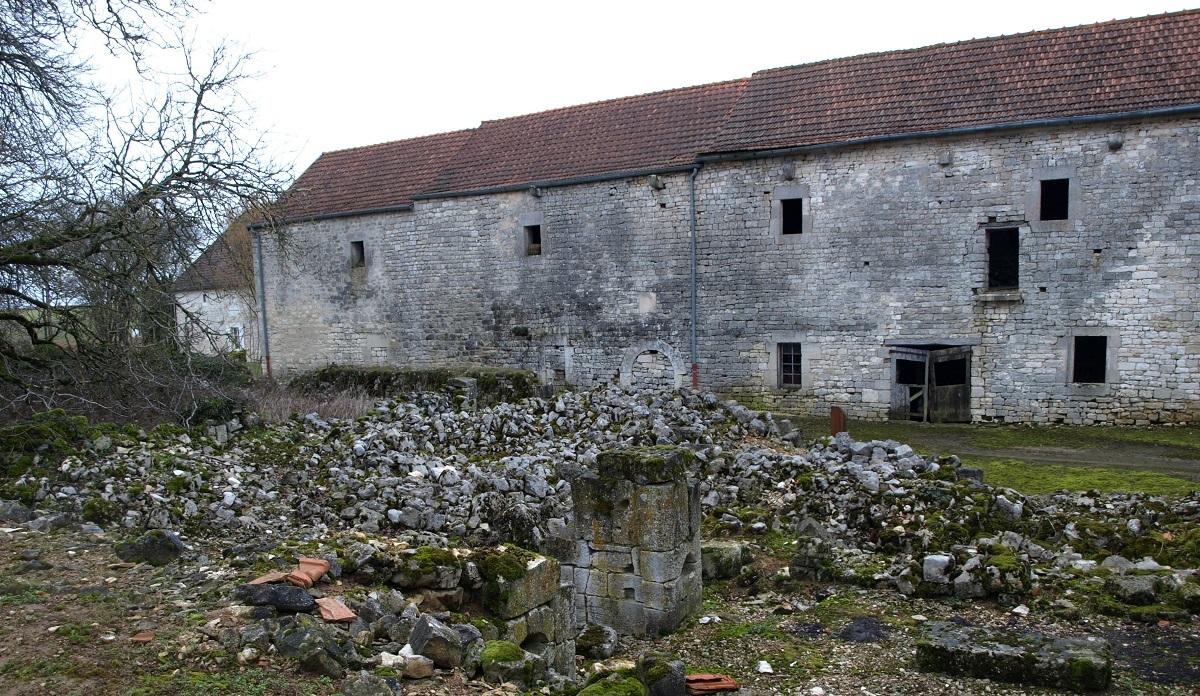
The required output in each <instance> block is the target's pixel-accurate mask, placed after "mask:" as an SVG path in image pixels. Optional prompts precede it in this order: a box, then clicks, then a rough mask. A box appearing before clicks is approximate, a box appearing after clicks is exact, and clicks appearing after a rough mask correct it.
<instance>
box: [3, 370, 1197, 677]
mask: <svg viewBox="0 0 1200 696" xmlns="http://www.w3.org/2000/svg"><path fill="white" fill-rule="evenodd" d="M667 446H669V447H671V448H673V451H678V452H683V453H686V456H684V457H680V458H674V459H672V464H671V467H673V468H670V470H669V471H667V470H666V469H664V470H663V471H659V472H657V474H656V475H650V476H647V475H646V472H645V471H642V472H641V473H640V474H639V472H638V471H629V472H625V473H626V474H628V476H627V483H622V484H619V485H617V484H613V485H610V483H611V482H607V483H606V482H605V481H603V480H600V481H599V483H597V479H596V477H595V472H596V471H597V470H603V469H604V466H603V459H604V457H605V456H606V454H605V453H607V452H612V451H617V452H634V451H642V452H645V451H647V448H654V447H667ZM50 464H52V470H48V468H49V467H48V465H50ZM664 474H669V475H664ZM639 476H640V479H639ZM8 490H9V491H16V492H19V493H20V494H21V496H22V497H23V499H24V500H23V502H15V501H7V502H0V519H3V520H6V521H9V522H18V523H22V524H24V525H26V526H28V527H30V528H32V529H38V530H49V529H53V528H55V527H59V526H65V525H72V524H79V523H81V522H82V523H84V524H86V525H89V528H91V529H96V528H97V527H107V528H108V529H109V531H110V532H113V531H116V532H118V533H123V534H125V535H127V536H129V537H131V539H132V540H131V541H127V542H126V543H125V545H124V546H123V547H121V548H120V549H118V552H119V553H122V554H123V555H122V557H123V558H126V557H127V558H128V559H133V560H145V561H147V562H151V563H155V564H159V563H160V562H162V563H169V562H171V561H172V560H173V559H174V558H175V557H177V556H178V555H179V554H181V553H186V552H187V548H186V546H185V545H184V543H183V541H182V540H181V539H180V538H179V536H176V535H175V534H174V533H173V532H168V531H154V532H151V534H150V535H149V536H148V537H140V538H138V534H140V533H141V532H142V531H144V530H146V529H150V530H175V531H177V532H179V533H180V535H182V537H183V539H193V538H204V539H206V540H209V541H212V540H217V539H219V540H220V541H221V545H222V546H223V547H224V549H225V556H226V558H227V559H228V560H229V562H230V563H231V564H232V566H233V567H235V568H244V569H247V570H251V569H252V570H255V571H256V572H269V571H278V572H279V573H282V574H283V575H284V576H286V575H287V572H285V571H286V570H287V568H286V567H283V566H287V565H288V564H291V563H293V562H294V561H295V560H296V557H297V556H305V557H311V558H315V559H321V560H323V561H324V562H327V563H328V569H327V570H326V572H325V573H323V574H322V577H321V578H319V579H318V578H313V580H316V581H317V583H316V585H315V586H314V587H312V588H299V591H297V588H295V587H294V586H292V585H289V584H287V583H286V581H284V582H282V583H262V584H258V585H243V586H241V587H239V588H238V589H237V590H236V591H235V592H233V593H232V594H231V598H232V599H233V601H234V602H235V608H234V611H235V613H236V616H237V617H238V619H239V620H240V621H243V622H244V623H242V624H241V625H240V626H239V627H238V628H236V629H232V628H226V629H223V630H220V631H214V632H213V633H214V634H213V635H212V636H210V638H212V639H214V640H217V641H219V642H220V643H221V644H222V645H223V646H224V647H225V650H226V652H228V653H229V654H232V655H237V656H238V659H239V660H242V661H253V660H254V659H255V658H256V657H257V656H258V655H260V654H263V653H264V652H266V651H271V652H273V653H278V654H281V655H285V656H291V657H294V658H295V659H297V660H298V661H299V662H300V663H301V664H303V665H305V666H306V667H307V668H309V669H312V670H314V671H317V672H320V673H323V674H328V675H331V676H339V675H342V674H344V673H346V672H347V671H353V670H355V669H359V668H366V667H373V666H375V667H378V666H383V667H385V668H388V669H391V670H392V672H393V673H394V674H395V675H398V676H397V678H398V677H399V676H405V675H407V676H409V677H416V676H420V675H423V674H426V673H427V672H429V671H430V670H431V669H432V668H434V667H441V668H446V667H453V668H456V669H460V670H462V671H464V672H465V673H467V674H468V675H475V674H482V675H483V676H484V677H485V678H496V679H510V678H515V675H517V674H518V673H520V674H523V675H525V676H526V680H527V681H530V680H533V681H536V680H537V679H539V678H561V679H566V678H569V677H570V676H571V675H572V674H573V672H574V668H575V662H574V656H575V653H576V650H577V649H578V650H579V651H580V652H581V653H587V652H589V651H592V650H593V646H594V645H595V644H596V643H597V642H599V643H606V642H611V641H610V640H608V636H607V634H606V633H604V632H603V631H602V632H601V634H600V636H599V638H601V639H603V640H597V638H598V637H597V636H595V635H592V636H589V638H588V640H587V641H583V642H586V645H583V644H582V643H583V642H581V644H580V645H576V643H575V640H576V637H577V636H578V635H579V632H580V630H582V629H585V628H587V627H586V624H588V623H596V621H595V616H593V613H592V610H591V607H592V606H603V607H606V609H605V610H604V611H605V613H606V614H608V615H616V614H621V612H624V613H623V614H621V615H622V616H626V617H628V620H629V626H642V627H645V626H647V625H648V624H654V625H655V626H657V625H658V624H659V623H661V624H662V627H663V630H669V629H670V628H673V627H674V626H676V625H678V624H679V622H680V621H681V620H682V617H683V616H684V615H685V614H686V613H688V612H690V611H691V610H692V609H694V608H695V607H696V606H698V604H699V581H698V575H699V573H700V572H701V571H703V573H704V576H705V578H708V579H711V578H720V577H731V576H736V575H738V574H739V573H740V572H742V567H743V565H745V564H746V563H747V562H748V561H749V554H748V553H747V545H748V543H750V542H752V541H753V540H755V539H757V540H758V541H759V542H761V544H762V545H765V546H771V547H772V548H776V549H778V548H780V547H781V546H782V547H784V548H789V549H791V550H790V552H789V554H788V555H789V556H790V560H791V562H790V564H789V566H788V567H787V568H785V569H784V570H783V571H781V573H780V575H779V576H777V577H776V580H778V581H779V582H780V583H781V584H786V583H789V582H795V581H803V580H807V581H829V582H847V583H853V584H858V585H863V586H882V587H892V588H895V589H896V590H898V591H899V592H901V593H903V594H906V595H919V596H922V597H938V596H954V597H959V598H966V599H970V598H988V599H996V600H999V601H1000V602H1001V603H1002V604H1005V605H1007V606H1010V607H1016V609H1017V610H1018V611H1020V610H1022V609H1023V610H1025V611H1028V607H1027V606H1026V604H1027V603H1032V602H1033V598H1034V597H1037V598H1038V599H1037V601H1039V602H1044V603H1047V604H1049V603H1051V602H1052V603H1053V604H1051V605H1050V606H1049V608H1050V609H1052V610H1053V611H1055V612H1062V613H1063V614H1070V613H1071V612H1080V611H1086V610H1089V609H1096V610H1100V611H1105V612H1107V613H1114V614H1119V615H1128V616H1134V617H1141V618H1147V619H1157V618H1163V617H1173V616H1180V615H1186V614H1187V613H1188V612H1200V581H1198V577H1197V573H1196V571H1195V568H1196V567H1197V566H1198V565H1200V525H1197V522H1200V495H1197V494H1193V495H1191V496H1188V497H1185V498H1182V499H1173V500H1170V501H1168V500H1166V499H1163V498H1159V497H1154V496H1147V495H1138V494H1114V495H1103V496H1101V495H1088V494H1082V493H1061V494H1056V495H1050V496H1041V497H1037V498H1030V497H1026V496H1023V495H1021V494H1019V493H1017V492H1016V491H1013V490H1009V489H1004V488H998V487H994V486H990V485H987V484H986V483H984V482H983V480H982V475H981V472H979V471H977V470H972V469H969V468H966V467H963V466H961V465H960V463H959V461H958V460H957V459H956V458H954V457H947V458H941V459H931V458H926V457H922V456H920V455H918V454H917V453H915V452H914V451H913V450H912V448H911V447H908V446H907V445H904V444H901V443H897V442H891V441H875V442H860V441H856V440H854V439H853V438H851V437H850V436H849V435H847V434H845V433H842V434H840V435H838V436H837V437H834V438H822V439H817V440H810V439H806V438H804V437H803V436H802V434H801V433H800V432H799V431H798V430H797V429H796V428H794V427H793V426H792V424H791V423H789V422H788V421H786V420H782V419H777V418H774V417H773V416H772V415H771V414H769V413H760V412H756V411H753V410H750V409H748V408H746V407H744V406H742V405H740V404H738V403H736V402H732V401H724V402H722V401H720V400H719V399H717V398H716V397H715V396H714V395H712V394H701V393H694V392H690V391H680V392H665V393H631V392H627V391H624V390H621V389H618V388H616V387H609V388H604V389H598V390H595V391H591V392H579V393H573V392H566V393H562V394H560V395H559V396H557V397H555V398H552V399H542V398H530V399H526V400H524V401H522V402H520V403H516V404H510V403H502V404H498V405H494V406H490V407H483V408H473V409H468V408H465V407H464V406H463V404H462V402H461V401H460V400H457V399H455V398H454V397H453V396H451V395H447V394H418V395H413V396H412V397H410V398H408V399H405V400H401V401H385V402H381V403H379V404H378V405H377V406H376V407H375V408H374V410H373V411H372V412H371V413H369V414H368V415H366V416H364V417H362V418H359V419H357V420H354V421H324V420H322V419H320V418H318V417H317V416H315V415H308V416H305V417H298V418H295V419H293V420H291V421H289V422H287V423H282V424H274V425H267V424H262V423H259V422H257V421H256V420H255V419H253V418H252V417H248V418H245V419H243V420H235V421H231V422H228V423H224V424H220V425H219V426H213V427H211V428H209V429H208V431H207V432H205V433H203V434H200V433H195V432H192V433H184V432H176V431H169V430H159V431H155V432H152V433H139V434H137V435H136V436H133V435H129V436H119V435H118V436H108V435H106V436H105V437H103V438H97V439H96V440H95V441H93V442H92V443H91V445H90V447H88V448H86V449H85V450H82V451H80V452H77V453H75V454H73V455H71V456H67V457H65V458H62V459H61V460H55V461H53V462H46V461H37V460H36V459H35V460H34V461H33V462H32V464H31V466H30V467H29V471H28V472H27V473H25V474H24V475H22V476H20V477H18V478H17V479H15V480H14V481H12V482H11V485H10V486H9V488H8ZM610 493H611V494H613V495H614V496H615V497H613V499H612V500H609V499H608V494H610ZM638 496H642V497H646V496H650V497H654V496H658V497H655V498H654V500H659V499H660V498H661V500H662V501H668V499H669V501H672V502H670V504H671V505H673V506H675V507H680V506H682V509H683V517H684V519H685V522H684V523H683V525H682V526H681V527H680V528H679V529H670V530H667V531H663V530H660V529H651V528H648V527H645V524H646V523H645V520H643V519H641V518H640V517H638V513H637V512H636V509H634V511H633V512H630V509H629V506H630V505H632V506H633V508H636V507H637V504H636V500H635V499H637V498H638ZM581 497H582V499H584V500H585V502H586V501H588V500H590V501H591V502H590V503H589V504H581V502H580V500H581ZM649 499H650V498H649V497H647V500H649ZM631 500H635V502H634V503H630V501H631ZM666 504H667V503H665V502H663V503H653V504H651V503H646V504H645V506H644V507H645V508H646V509H647V510H649V509H651V508H653V507H654V506H656V505H666ZM623 506H625V507H623ZM580 510H583V511H584V512H582V513H581V512H579V511H580ZM579 515H583V516H585V517H587V519H576V517H577V516H579ZM598 521H600V522H603V524H601V525H600V526H599V527H598V526H597V524H598ZM122 530H124V531H122ZM701 535H703V536H704V537H706V541H705V543H704V551H703V553H702V554H701V553H700V552H699V546H700V536H701ZM659 537H661V538H659ZM722 537H728V538H729V541H726V542H721V541H720V539H721V538H722ZM747 539H749V541H748V540H747ZM285 542H300V543H302V544H303V545H304V548H292V547H286V544H285V547H283V548H284V551H286V553H285V552H281V551H280V548H281V547H280V544H281V543H285ZM504 544H508V545H511V546H501V545H504ZM614 545H615V547H614ZM517 546H520V547H524V548H527V549H534V550H536V551H538V552H540V553H534V552H532V551H521V550H519V549H517V548H516V547H517ZM451 547H456V548H454V550H449V549H451ZM607 547H614V548H615V549H616V552H613V549H612V548H607ZM471 548H473V549H475V550H474V551H468V550H467V549H471ZM498 548H499V551H498V550H497V549H498ZM292 551H295V553H291V552H292ZM524 554H528V555H524ZM542 554H544V555H542ZM697 555H701V556H702V557H701V558H697ZM618 556H620V558H617V557H618ZM626 557H628V558H626ZM264 559H266V560H269V561H270V563H267V562H266V560H264ZM647 559H649V560H647ZM559 561H561V562H562V564H563V566H562V567H561V568H560V565H559ZM264 564H265V565H264ZM656 564H657V565H656ZM641 566H645V569H646V570H647V572H648V573H649V574H646V573H643V572H642V571H643V568H642V567H641ZM631 568H637V569H638V570H637V572H636V573H631V572H629V571H630V569H631ZM343 576H345V577H346V578H354V579H355V580H356V583H358V584H360V585H372V584H374V585H375V586H378V584H379V582H380V581H382V582H383V583H384V584H386V585H387V586H388V587H389V588H390V589H388V590H386V591H384V590H380V589H375V590H372V591H371V592H370V593H367V594H364V595H362V596H347V597H344V598H341V599H343V600H344V607H345V608H346V610H347V611H348V612H350V613H351V614H353V618H352V619H347V620H345V621H341V620H339V621H334V622H323V621H320V620H318V619H317V618H315V617H314V616H312V615H310V613H309V612H311V611H313V610H314V604H315V599H320V598H321V596H320V595H321V594H322V593H323V592H324V591H325V590H323V589H322V587H323V585H322V583H328V582H336V581H338V580H339V579H340V578H342V577H343ZM635 576H636V577H635ZM643 576H644V577H643ZM273 579H275V580H284V578H283V577H274V578H273ZM635 581H636V582H635ZM560 582H565V583H567V584H568V585H573V586H574V590H575V591H574V593H568V592H564V591H563V588H562V587H561V586H560V584H559V583H560ZM647 583H649V584H647ZM656 588H658V589H656ZM663 588H666V590H663ZM678 588H684V589H678ZM660 590H662V591H667V590H669V591H670V592H674V593H676V594H677V595H678V596H677V597H673V598H672V599H671V601H672V602H676V603H678V604H679V605H680V606H684V607H685V608H687V611H685V612H684V614H680V615H669V616H667V615H664V611H666V610H665V609H664V608H663V607H665V606H666V605H663V607H660V606H659V605H658V604H655V602H657V601H659V600H657V599H652V598H651V596H652V595H654V593H655V592H658V591H660ZM613 593H616V594H613ZM568 594H570V595H571V596H570V597H568V596H567V595H568ZM576 594H577V595H578V596H579V597H582V598H583V601H582V603H580V602H579V601H577V600H576V598H575V595H576ZM660 594H661V592H660ZM301 595H303V596H301ZM314 595H317V596H316V597H314ZM306 598H307V599H306ZM634 605H636V607H635V606H634ZM639 608H640V609H639ZM635 609H636V610H638V611H640V612H641V613H637V612H635ZM635 614H636V615H635ZM647 617H651V618H647ZM629 626H624V627H622V630H624V631H625V632H636V631H633V630H632V629H630V628H629ZM588 630H592V631H593V632H595V631H597V630H601V629H598V628H595V627H591V628H589V629H588ZM649 632H651V633H653V632H654V631H649ZM601 652H603V651H601ZM556 675H557V676H556Z"/></svg>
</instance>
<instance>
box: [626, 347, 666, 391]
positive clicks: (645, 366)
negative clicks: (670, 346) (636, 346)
mask: <svg viewBox="0 0 1200 696" xmlns="http://www.w3.org/2000/svg"><path fill="white" fill-rule="evenodd" d="M630 377H631V380H630V383H631V385H632V386H634V387H637V388H638V389H655V390H658V389H674V388H675V368H674V367H673V366H672V365H671V360H670V358H668V357H667V356H666V355H664V354H663V353H661V352H659V351H657V350H647V351H643V352H642V353H639V354H638V356H637V357H636V358H634V360H633V368H632V369H631V370H630Z"/></svg>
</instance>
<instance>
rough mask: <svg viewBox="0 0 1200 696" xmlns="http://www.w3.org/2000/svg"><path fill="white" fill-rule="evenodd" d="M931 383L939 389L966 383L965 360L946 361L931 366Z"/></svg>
mask: <svg viewBox="0 0 1200 696" xmlns="http://www.w3.org/2000/svg"><path fill="white" fill-rule="evenodd" d="M933 382H934V384H936V385H938V386H939V387H953V386H956V385H959V384H966V383H967V360H966V359H965V358H959V359H958V360H946V361H944V362H935V363H934V364H933Z"/></svg>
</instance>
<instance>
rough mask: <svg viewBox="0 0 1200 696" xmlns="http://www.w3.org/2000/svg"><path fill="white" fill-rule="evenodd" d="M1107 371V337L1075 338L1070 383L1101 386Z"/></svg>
mask: <svg viewBox="0 0 1200 696" xmlns="http://www.w3.org/2000/svg"><path fill="white" fill-rule="evenodd" d="M1107 371H1108V337H1107V336H1076V337H1075V359H1074V365H1073V366H1072V370H1071V381H1072V382H1076V383H1079V384H1102V383H1104V382H1105V381H1107V380H1106V378H1105V374H1106V372H1107Z"/></svg>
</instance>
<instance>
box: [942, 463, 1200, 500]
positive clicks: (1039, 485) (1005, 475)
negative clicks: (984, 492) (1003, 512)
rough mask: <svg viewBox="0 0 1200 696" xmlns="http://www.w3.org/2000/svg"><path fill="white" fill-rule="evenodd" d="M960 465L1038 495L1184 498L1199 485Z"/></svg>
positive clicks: (1069, 469)
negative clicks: (1069, 493)
mask: <svg viewBox="0 0 1200 696" xmlns="http://www.w3.org/2000/svg"><path fill="white" fill-rule="evenodd" d="M963 464H965V465H967V466H976V467H979V468H981V469H983V473H984V481H986V482H987V483H990V484H992V485H994V486H1004V487H1005V488H1013V489H1016V490H1018V491H1021V492H1022V493H1026V494H1029V495H1037V494H1040V493H1053V492H1054V491H1059V490H1063V489H1066V490H1071V491H1098V492H1100V493H1119V492H1122V493H1128V492H1141V493H1147V494H1149V495H1187V494H1188V493H1191V492H1192V491H1195V490H1200V484H1198V483H1196V482H1194V481H1189V480H1188V479H1185V478H1181V477H1178V476H1171V475H1169V474H1163V473H1159V472H1157V471H1138V470H1131V469H1108V468H1103V467H1098V466H1068V465H1064V464H1047V463H1037V462H1028V461H1020V460H1016V459H978V458H974V457H965V458H963Z"/></svg>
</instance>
